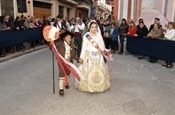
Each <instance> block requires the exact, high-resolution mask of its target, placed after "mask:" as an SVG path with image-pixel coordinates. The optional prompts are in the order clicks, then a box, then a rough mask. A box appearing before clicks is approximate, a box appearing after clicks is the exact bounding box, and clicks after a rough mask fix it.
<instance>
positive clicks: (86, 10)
mask: <svg viewBox="0 0 175 115" xmlns="http://www.w3.org/2000/svg"><path fill="white" fill-rule="evenodd" d="M12 1H13V2H12ZM22 1H26V8H27V12H23V13H19V11H18V7H19V4H18V2H17V0H0V15H10V16H13V17H16V16H20V15H22V14H23V15H24V16H28V15H30V16H34V17H36V18H42V17H43V16H51V17H52V18H54V17H56V16H57V15H58V14H60V15H62V16H63V17H64V18H67V19H71V18H75V17H77V16H79V17H81V18H83V17H87V16H91V15H90V12H91V8H92V7H91V6H92V5H93V0H22ZM9 3H12V4H9Z"/></svg>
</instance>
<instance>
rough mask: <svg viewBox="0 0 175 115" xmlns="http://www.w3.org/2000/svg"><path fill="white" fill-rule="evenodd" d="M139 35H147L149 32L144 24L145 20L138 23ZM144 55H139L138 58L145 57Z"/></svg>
mask: <svg viewBox="0 0 175 115" xmlns="http://www.w3.org/2000/svg"><path fill="white" fill-rule="evenodd" d="M136 33H137V35H138V36H139V37H143V36H147V34H148V28H147V27H146V26H145V25H144V22H139V25H137V32H136ZM143 58H144V56H139V58H138V59H143Z"/></svg>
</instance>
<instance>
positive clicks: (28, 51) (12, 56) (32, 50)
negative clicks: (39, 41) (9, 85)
mask: <svg viewBox="0 0 175 115" xmlns="http://www.w3.org/2000/svg"><path fill="white" fill-rule="evenodd" d="M46 47H48V46H47V45H41V46H37V47H35V49H33V48H31V49H29V50H26V51H24V52H23V51H20V52H16V53H14V54H8V55H7V56H6V57H2V58H0V63H2V62H5V61H8V60H10V59H14V58H17V57H20V56H23V55H25V54H29V53H32V52H34V51H38V50H41V49H44V48H46Z"/></svg>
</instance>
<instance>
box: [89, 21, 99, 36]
mask: <svg viewBox="0 0 175 115" xmlns="http://www.w3.org/2000/svg"><path fill="white" fill-rule="evenodd" d="M92 22H95V23H96V24H97V33H100V34H101V31H100V28H99V26H98V23H97V22H96V20H91V21H90V22H89V23H88V29H90V25H91V23H92Z"/></svg>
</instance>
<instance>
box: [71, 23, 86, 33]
mask: <svg viewBox="0 0 175 115" xmlns="http://www.w3.org/2000/svg"><path fill="white" fill-rule="evenodd" d="M74 28H75V32H79V29H80V30H84V28H85V24H84V23H82V24H81V25H80V24H78V25H72V26H71V27H70V31H72V30H73V29H74Z"/></svg>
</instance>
